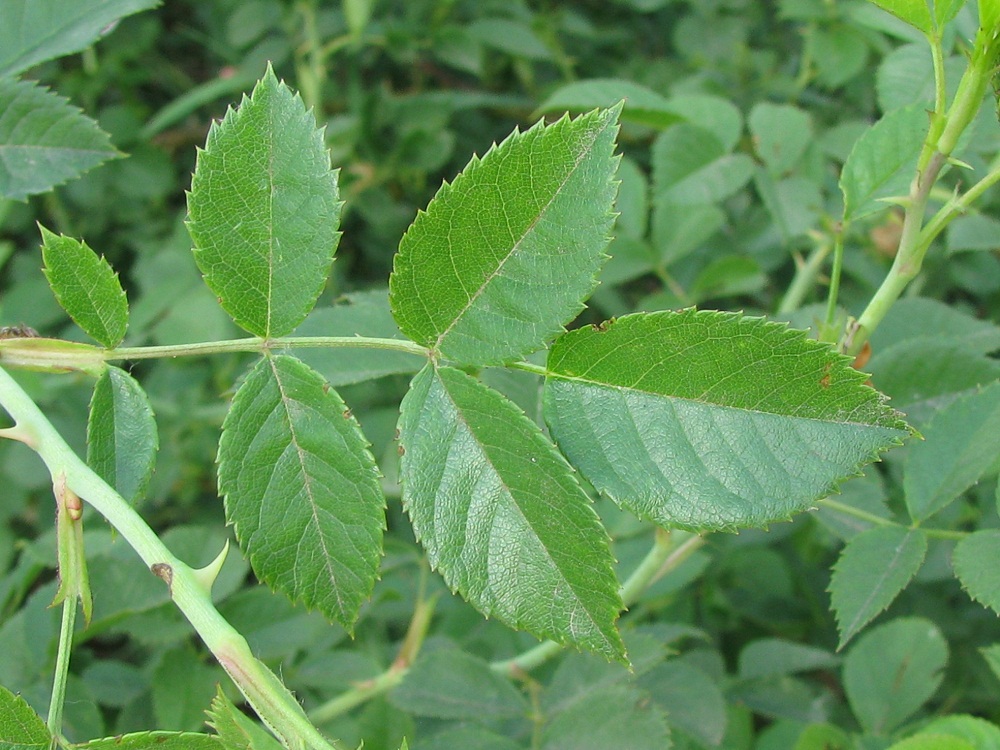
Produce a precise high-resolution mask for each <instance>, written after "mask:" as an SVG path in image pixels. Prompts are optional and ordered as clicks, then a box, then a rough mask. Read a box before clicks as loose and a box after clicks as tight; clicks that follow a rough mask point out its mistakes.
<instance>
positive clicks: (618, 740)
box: [541, 685, 673, 750]
mask: <svg viewBox="0 0 1000 750" xmlns="http://www.w3.org/2000/svg"><path fill="white" fill-rule="evenodd" d="M648 700H649V699H648V697H647V696H646V695H645V694H644V693H642V692H640V691H638V690H636V689H634V688H631V687H628V686H625V685H614V686H612V687H611V688H609V689H607V690H605V691H604V692H603V693H601V694H599V695H587V696H585V697H583V698H582V699H581V700H579V701H577V702H576V703H574V704H573V705H572V706H570V707H569V708H568V709H567V710H565V711H563V712H561V713H559V714H557V715H556V716H554V717H553V718H552V720H551V721H550V722H548V724H547V725H546V726H545V729H544V730H543V732H542V744H541V747H542V750H607V748H612V747H616V748H628V749H629V750H669V748H671V747H673V744H672V742H671V740H670V729H669V727H668V726H667V720H666V717H665V716H664V713H663V711H661V710H660V709H659V707H657V706H656V705H648V704H647V701H648Z"/></svg>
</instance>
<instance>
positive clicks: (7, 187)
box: [0, 22, 121, 200]
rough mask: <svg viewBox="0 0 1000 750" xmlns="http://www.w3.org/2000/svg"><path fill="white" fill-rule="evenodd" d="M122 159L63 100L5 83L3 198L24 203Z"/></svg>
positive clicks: (0, 118) (0, 113)
mask: <svg viewBox="0 0 1000 750" xmlns="http://www.w3.org/2000/svg"><path fill="white" fill-rule="evenodd" d="M7 28H9V27H8V26H7V23H6V22H5V23H3V24H0V29H7ZM0 33H2V32H0ZM2 49H3V47H2V46H0V50H2ZM119 156H121V154H120V153H119V152H118V151H117V149H115V147H114V146H112V145H111V141H110V140H109V139H108V134H107V133H105V132H104V131H103V130H101V129H100V128H99V127H97V123H96V122H94V121H93V120H91V119H90V118H89V117H85V116H84V115H83V114H82V113H81V112H80V110H79V109H77V108H76V107H74V106H73V105H72V104H70V103H69V102H68V101H67V100H66V99H64V98H63V97H61V96H58V95H57V94H53V93H52V92H51V91H48V90H47V89H45V88H44V87H42V86H39V85H38V84H36V83H34V82H32V81H13V80H7V79H3V78H0V197H3V198H13V199H14V200H24V199H25V198H27V197H28V196H29V195H34V194H36V193H44V192H46V191H48V190H51V189H52V188H53V187H55V186H56V185H61V184H62V183H64V182H66V181H67V180H71V179H73V178H75V177H79V176H80V175H81V174H83V173H84V172H86V171H87V170H88V169H93V168H94V167H96V166H97V165H98V164H100V163H101V162H105V161H107V160H108V159H115V158H117V157H119Z"/></svg>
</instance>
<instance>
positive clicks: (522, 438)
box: [399, 365, 625, 660]
mask: <svg viewBox="0 0 1000 750" xmlns="http://www.w3.org/2000/svg"><path fill="white" fill-rule="evenodd" d="M399 432H400V436H399V441H400V447H401V449H402V450H403V451H404V453H403V457H402V466H401V470H400V471H401V473H400V480H401V484H402V488H403V505H404V506H405V508H406V511H407V513H409V515H410V518H411V520H412V522H413V528H414V531H415V532H416V536H417V539H418V540H419V541H420V542H421V544H422V545H423V546H424V549H425V550H426V551H427V555H428V558H429V560H430V563H431V566H432V567H434V568H435V569H437V570H440V571H441V573H442V575H443V576H444V578H445V580H446V581H447V582H448V585H449V586H451V588H452V589H454V590H457V591H458V592H459V593H461V594H462V596H463V597H465V598H466V599H467V600H468V601H469V602H470V603H471V604H472V605H473V606H475V607H476V609H478V610H479V611H480V612H482V613H483V614H484V615H486V616H490V617H496V618H497V619H499V620H500V621H502V622H504V623H506V624H507V625H510V626H511V627H514V628H518V629H522V630H526V631H528V632H529V633H532V634H533V635H535V636H537V637H540V638H551V639H552V640H555V641H559V642H560V643H568V644H572V645H574V646H576V647H577V648H580V649H585V650H588V651H596V652H597V653H600V654H603V655H605V656H607V657H612V658H616V659H619V660H621V659H623V658H624V652H625V650H624V646H623V645H622V642H621V637H620V636H619V634H618V631H617V630H616V628H615V624H614V623H615V619H616V618H617V617H618V612H619V610H620V609H621V600H620V598H619V594H618V583H617V581H616V579H615V575H614V572H613V571H612V568H611V554H610V552H609V550H608V540H607V535H606V533H605V532H604V529H603V527H602V526H601V524H600V521H599V520H598V518H597V515H596V514H595V513H594V511H593V509H592V508H591V505H590V500H589V498H588V497H587V495H586V494H585V493H584V491H583V490H582V489H581V488H580V486H579V484H578V483H577V481H576V478H575V477H574V476H573V473H572V469H571V468H570V467H569V466H568V465H567V464H566V462H565V461H564V460H563V459H562V457H561V456H559V454H558V453H557V452H556V450H555V448H554V447H553V446H552V444H551V443H549V442H548V441H547V440H546V439H545V437H544V435H543V434H542V432H541V430H540V429H539V428H538V426H537V425H536V424H535V423H534V422H532V421H530V420H529V419H528V418H527V417H525V416H524V414H523V413H522V412H521V411H520V410H519V409H518V408H517V407H516V406H514V405H513V404H512V403H511V402H509V401H508V400H507V399H505V398H504V397H503V396H501V395H500V394H499V393H497V392H496V391H493V390H491V389H490V388H487V387H486V386H484V385H483V384H481V383H479V382H478V381H476V380H474V379H473V378H471V377H470V376H468V375H466V374H465V373H463V372H461V371H459V370H454V369H450V368H440V369H436V368H434V367H433V366H432V365H428V366H427V367H426V368H425V369H424V370H423V371H421V372H420V373H419V374H418V375H417V376H416V377H415V378H414V379H413V382H412V384H411V386H410V391H409V392H408V393H407V394H406V397H405V398H404V399H403V404H402V407H401V414H400V421H399Z"/></svg>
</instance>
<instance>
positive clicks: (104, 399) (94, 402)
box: [87, 367, 160, 504]
mask: <svg viewBox="0 0 1000 750" xmlns="http://www.w3.org/2000/svg"><path fill="white" fill-rule="evenodd" d="M159 445H160V441H159V437H158V436H157V432H156V420H155V419H154V418H153V410H152V408H151V407H150V405H149V399H148V398H147V397H146V394H145V393H144V392H143V390H142V386H140V385H139V384H138V383H137V382H136V381H135V379H134V378H132V376H131V375H129V374H128V373H127V372H125V371H124V370H121V369H119V368H117V367H108V368H107V369H106V370H105V371H104V372H103V373H101V376H100V377H99V378H98V379H97V384H96V385H95V386H94V396H93V398H91V400H90V417H89V419H88V420H87V463H88V464H89V465H90V467H91V468H92V469H93V470H94V471H96V472H97V473H98V474H99V475H100V477H101V479H103V480H104V481H105V482H107V483H108V484H110V485H111V486H112V487H114V488H115V489H116V490H118V494H119V495H121V496H122V497H123V498H125V500H127V501H128V502H129V503H132V504H135V503H136V502H137V501H138V500H140V499H142V496H143V495H144V494H145V492H146V487H147V486H148V485H149V479H150V477H151V476H152V475H153V466H154V465H155V463H156V451H157V449H158V448H159Z"/></svg>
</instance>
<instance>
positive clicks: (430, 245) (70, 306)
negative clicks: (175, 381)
mask: <svg viewBox="0 0 1000 750" xmlns="http://www.w3.org/2000/svg"><path fill="white" fill-rule="evenodd" d="M620 112H621V106H620V105H619V106H616V107H612V108H610V109H597V110H594V111H591V112H588V113H586V114H583V115H580V116H578V117H576V118H575V119H570V118H569V116H564V117H562V118H561V119H559V120H558V121H555V122H552V123H546V122H544V121H542V122H539V123H537V124H536V125H534V126H532V127H531V128H529V129H528V130H526V131H524V132H518V131H515V132H514V133H513V134H512V135H511V136H510V137H508V138H507V139H506V140H505V141H503V142H502V143H500V144H498V145H494V146H493V148H491V149H490V150H489V151H488V152H487V153H486V154H485V155H483V156H482V157H481V158H473V160H472V161H471V162H470V164H469V165H468V166H467V168H466V169H465V170H464V171H463V172H462V173H461V174H460V175H458V177H456V178H455V180H454V181H453V182H452V183H450V184H445V185H444V186H443V187H442V188H441V190H440V191H439V192H438V194H437V196H436V197H435V198H434V199H433V200H432V201H431V203H430V204H429V205H428V207H427V210H426V211H424V212H421V213H420V214H419V215H418V216H417V219H416V221H414V223H413V225H412V226H411V227H410V229H409V231H408V232H407V233H406V234H405V236H404V237H403V240H402V242H401V243H400V248H399V252H398V254H397V255H396V258H395V264H394V270H393V273H392V276H391V278H390V281H389V294H390V305H391V311H392V316H393V318H394V319H395V322H396V324H397V325H398V327H399V331H401V332H402V334H403V336H405V337H406V338H394V339H368V340H366V341H368V342H369V345H370V347H372V348H373V349H374V350H375V351H374V352H372V354H384V355H385V356H386V357H396V358H398V357H399V356H400V352H406V353H408V354H409V355H411V356H412V355H414V354H416V355H420V356H421V357H423V361H424V362H425V364H424V365H423V367H422V368H421V369H420V370H419V372H417V374H416V375H415V376H414V377H413V379H412V382H411V384H410V388H409V392H408V394H407V395H406V397H405V399H404V400H403V402H402V405H401V409H400V418H399V429H398V440H399V454H400V456H401V459H400V482H401V486H402V502H403V506H404V507H405V509H406V512H407V514H408V515H409V517H410V519H411V521H412V524H413V528H414V531H415V533H416V536H417V538H418V540H419V542H420V543H421V544H422V545H423V547H424V549H425V550H426V552H427V555H428V558H429V561H430V564H431V565H432V567H433V568H434V569H436V570H437V571H439V572H440V574H441V575H442V576H443V577H444V579H445V580H446V581H447V583H448V585H449V586H450V587H451V588H452V589H453V590H455V591H457V592H459V593H460V594H461V595H462V596H463V597H464V598H465V599H467V600H468V601H469V602H470V603H471V604H472V605H473V606H475V607H476V608H477V609H478V610H479V611H480V612H482V613H483V614H484V615H486V616H488V617H495V618H497V619H499V620H500V621H502V622H504V623H506V624H507V625H509V626H510V627H512V628H516V629H520V630H524V631H526V632H528V633H531V634H533V635H535V636H537V637H538V638H542V639H551V640H553V641H555V642H557V643H560V644H568V645H572V646H574V647H576V648H578V649H581V650H585V651H591V652H595V653H599V654H602V655H604V656H605V657H607V658H609V659H614V660H620V661H626V660H627V658H628V657H627V654H626V651H625V646H624V644H623V642H622V639H621V637H620V635H619V633H618V630H617V628H616V620H617V617H618V615H619V613H620V612H621V611H622V609H623V602H622V596H621V593H620V591H619V583H618V580H617V578H616V576H615V573H614V571H613V568H612V564H613V559H612V555H611V551H610V548H609V538H608V534H607V532H606V531H605V529H604V527H603V525H602V523H601V521H600V519H599V518H598V516H597V514H596V513H595V511H594V509H593V507H592V504H591V499H590V497H589V496H588V494H587V491H586V490H585V489H584V488H583V485H582V484H581V481H580V478H581V477H582V478H583V479H585V480H586V482H587V483H589V485H590V486H592V487H593V488H595V489H596V490H597V491H599V492H601V493H602V494H604V495H606V496H608V497H610V498H612V499H613V500H614V501H615V502H616V503H618V504H619V505H620V506H621V507H622V508H624V509H627V510H629V511H631V512H632V513H634V514H636V515H637V516H639V517H641V518H644V519H648V520H651V521H653V522H654V523H656V524H659V525H661V526H663V527H666V528H671V527H679V528H684V529H689V530H694V531H705V530H736V529H739V528H743V527H763V526H766V525H768V524H769V523H771V522H774V521H779V520H783V519H787V518H789V517H790V516H792V515H794V514H795V513H798V512H801V511H803V510H806V509H808V508H810V507H811V506H812V505H813V503H814V502H815V501H816V500H817V499H818V498H821V497H823V496H825V495H827V494H829V493H831V492H834V491H836V488H837V485H838V483H839V482H840V481H841V480H843V479H844V478H846V477H849V476H851V475H854V474H856V473H857V472H858V471H859V468H860V467H861V466H862V465H864V464H865V463H866V462H869V461H871V460H874V459H876V458H877V456H878V454H879V452H880V451H883V450H885V449H887V448H889V447H890V446H892V445H894V444H897V443H899V442H900V441H901V440H902V439H903V438H904V437H906V436H907V435H908V434H909V432H910V428H909V427H908V426H907V425H906V424H905V423H904V422H903V421H902V420H901V419H900V417H899V415H898V414H897V413H896V412H894V411H893V410H892V409H890V408H889V407H888V406H887V405H886V403H885V401H884V398H883V397H882V396H881V395H880V394H878V393H877V392H876V391H874V390H872V389H871V388H870V387H868V386H867V385H866V384H865V376H864V375H863V374H861V373H859V372H857V371H856V370H854V369H853V368H852V367H851V360H850V359H849V358H847V357H845V356H842V355H840V354H837V353H836V352H834V351H833V349H832V348H831V347H829V346H827V345H825V344H821V343H818V342H816V341H812V340H809V339H807V338H806V337H805V335H804V334H803V333H802V332H799V331H794V330H790V329H788V328H786V327H785V326H784V325H780V324H777V323H771V322H768V321H765V320H763V319H760V318H753V317H747V316H743V315H739V314H733V313H721V312H713V311H695V310H693V309H691V310H683V311H679V312H669V311H668V312H657V313H649V314H645V313H639V314H633V315H628V316H625V317H622V318H620V319H618V320H610V321H607V322H605V323H602V324H599V325H595V326H584V327H582V328H577V329H575V330H570V331H567V330H566V329H567V327H568V326H570V325H571V323H572V322H573V320H574V319H575V318H576V316H577V315H578V314H579V313H580V312H581V310H583V309H584V307H585V301H586V299H587V298H588V297H589V295H590V294H591V293H592V292H593V290H594V288H595V287H596V285H597V283H598V282H597V275H598V273H599V271H600V269H601V266H602V264H603V262H604V261H605V260H606V258H607V256H606V254H605V249H606V247H607V245H608V242H609V240H610V236H611V229H612V224H613V221H614V216H615V214H614V199H615V194H616V191H617V182H616V180H615V173H616V169H617V165H618V160H619V157H617V156H616V154H615V139H616V135H617V130H618V117H619V115H620ZM188 207H189V214H190V222H189V228H190V232H191V236H192V238H193V240H194V245H195V247H194V256H195V260H196V262H197V264H198V267H199V268H200V270H201V272H202V274H203V275H204V278H205V281H206V283H207V284H208V285H209V287H211V289H212V290H213V292H214V293H215V294H216V295H217V296H218V299H219V302H220V304H221V305H222V307H223V308H224V309H225V310H226V311H227V312H228V313H229V314H230V315H231V316H232V318H233V320H234V321H235V322H236V323H237V324H238V325H240V326H241V327H242V328H244V329H245V330H246V331H247V332H249V333H250V334H252V335H253V336H254V337H256V338H254V339H252V340H248V341H249V342H250V344H252V345H248V346H247V349H250V350H256V351H260V352H261V354H262V356H261V358H260V359H259V361H258V362H257V363H256V364H255V365H253V366H252V367H251V368H250V370H249V372H247V374H246V375H245V377H244V378H243V379H242V380H241V382H240V383H239V385H238V387H237V388H236V391H235V395H234V397H233V399H232V405H231V407H230V409H229V413H228V416H227V417H226V419H225V422H224V425H223V429H222V438H221V441H220V445H219V454H218V461H219V490H220V494H221V495H222V496H223V497H224V499H225V510H226V516H227V519H228V521H229V523H231V524H232V525H233V527H234V529H235V532H236V536H237V539H238V541H239V543H240V545H241V547H242V548H243V551H244V552H245V554H246V555H247V557H248V558H249V561H250V563H251V565H252V567H253V569H254V571H255V573H256V574H257V576H258V578H259V579H260V580H262V581H263V582H265V583H267V584H268V585H269V586H271V587H273V588H275V589H277V590H280V591H283V592H284V593H286V594H287V595H288V596H289V597H291V598H292V599H293V600H295V601H298V602H301V603H303V604H304V605H306V606H307V607H310V608H315V609H318V610H320V611H321V612H322V613H323V614H324V615H325V616H326V617H328V618H329V619H330V620H333V621H336V622H338V623H340V624H341V625H343V626H344V627H346V628H348V629H352V628H353V626H354V623H355V622H356V620H357V618H358V616H359V613H360V610H361V608H362V606H363V605H364V603H365V602H366V601H367V599H368V598H369V596H370V595H371V593H372V590H373V587H374V584H375V581H376V579H377V577H378V569H379V561H380V558H381V555H382V533H383V530H384V527H385V498H384V496H383V492H382V489H381V486H380V474H379V468H378V466H377V464H376V462H375V459H374V458H373V457H372V455H371V453H370V450H369V444H368V441H367V440H366V438H365V436H364V434H363V432H362V430H361V427H360V425H359V424H358V422H357V420H356V419H355V418H354V417H353V416H352V414H351V411H350V409H349V408H348V406H347V405H346V404H345V403H344V401H343V399H342V398H341V397H340V395H339V394H338V393H337V391H336V390H335V389H334V388H333V387H331V385H330V383H328V382H326V381H325V380H324V378H323V377H322V376H321V375H320V374H319V373H317V372H316V371H315V370H314V369H312V368H311V367H310V366H309V365H307V364H306V363H305V362H304V361H302V360H301V359H299V358H298V357H296V356H295V355H294V354H292V353H291V349H292V347H293V346H294V344H295V341H296V340H295V339H294V338H287V337H288V335H289V334H290V333H292V332H293V331H294V330H295V329H296V328H297V326H299V324H301V323H302V322H303V320H305V319H306V317H307V315H309V313H310V311H311V310H312V309H313V307H314V306H315V304H316V301H317V299H318V297H319V295H320V293H321V291H322V289H323V287H324V284H325V283H326V279H327V276H328V274H329V271H330V266H331V263H332V262H333V255H334V251H335V249H336V246H337V243H338V240H339V236H340V235H339V216H340V209H341V203H340V200H339V197H338V190H337V171H336V170H334V169H332V168H331V165H330V161H329V155H328V153H327V151H326V148H325V145H324V142H323V134H322V131H321V130H317V128H316V127H315V123H314V121H313V118H312V116H311V114H310V113H309V112H308V111H307V110H306V107H305V105H304V104H303V102H302V101H301V99H300V98H299V97H298V96H297V95H295V94H293V92H291V91H290V90H289V88H288V87H287V86H286V85H285V84H284V83H282V82H279V81H278V79H277V78H276V77H275V75H274V73H273V72H272V71H271V70H270V68H269V69H268V71H267V73H266V75H265V76H264V78H263V79H262V80H261V81H260V82H259V83H258V84H257V86H256V87H255V89H254V91H253V93H252V94H251V96H249V97H247V98H244V100H243V102H242V103H241V104H240V106H239V107H238V108H237V109H234V110H230V111H229V113H228V114H227V115H226V116H225V118H224V119H223V120H222V121H221V122H218V123H216V124H215V125H213V127H212V129H211V132H210V134H209V136H208V143H207V145H206V148H205V149H204V150H203V151H202V152H200V154H199V158H198V165H197V169H196V172H195V175H194V179H193V181H192V185H191V191H190V193H189V196H188ZM43 240H44V254H45V264H46V274H47V277H48V279H49V281H50V283H51V285H52V287H53V289H54V291H55V293H56V295H57V297H58V299H59V301H60V302H61V303H62V304H63V306H64V307H65V308H66V310H67V311H68V312H69V313H70V315H71V316H72V317H73V319H74V320H75V321H76V322H77V323H78V324H79V325H80V327H81V328H82V329H83V330H84V331H85V332H87V333H88V334H89V335H90V336H91V337H92V338H94V339H95V340H96V341H97V342H98V343H99V344H101V345H102V346H103V347H106V348H107V349H113V348H114V347H116V346H118V345H119V344H120V343H121V341H122V339H123V337H124V334H125V327H126V325H127V318H128V309H127V302H126V301H125V297H124V294H123V293H122V291H121V287H120V285H119V284H118V281H117V277H116V276H115V275H114V273H113V271H112V270H111V268H110V267H109V266H108V265H107V263H106V262H105V261H104V260H103V259H99V258H98V257H97V256H96V255H95V254H94V253H93V251H91V250H90V249H89V248H88V247H87V246H86V245H85V244H83V243H80V242H77V241H76V240H72V239H69V238H65V237H58V236H56V235H54V234H52V233H50V232H48V231H47V230H44V229H43ZM311 330H312V332H313V333H322V331H317V330H316V328H315V326H313V327H312V329H311ZM358 341H359V342H360V341H362V339H360V338H359V339H358ZM331 345H336V342H333V343H332V344H331ZM344 345H349V344H347V343H344ZM547 347H548V349H549V350H548V354H547V364H545V365H539V364H535V362H539V361H542V359H541V358H538V357H537V353H538V352H540V351H541V350H544V349H546V348H547ZM86 350H87V348H86V347H84V355H85V354H86ZM392 350H394V351H392ZM532 355H536V356H535V357H533V359H532V362H528V361H526V358H527V357H529V356H532ZM81 356H83V355H81ZM345 356H349V353H346V354H345ZM109 358H110V357H109ZM97 359H98V360H100V358H99V357H98V358H97ZM418 361H419V360H418ZM488 367H509V368H515V369H518V370H522V371H527V372H529V373H532V374H533V375H534V376H536V377H539V378H540V379H541V380H542V382H543V384H544V398H543V417H544V423H545V425H544V426H543V425H542V424H539V423H538V422H536V421H534V420H533V419H531V418H530V417H529V416H527V415H526V414H525V413H524V412H523V411H522V410H521V409H520V408H519V407H518V406H516V405H515V404H514V403H513V402H511V401H510V400H509V399H508V398H507V397H506V396H504V395H503V394H501V393H500V392H499V391H497V390H494V389H493V388H490V387H489V386H487V385H486V384H485V383H484V382H483V381H482V380H480V379H479V377H478V373H480V372H481V371H482V370H483V368H488ZM90 369H91V370H94V369H95V367H93V366H92V367H91V368H90ZM96 369H97V370H98V371H99V376H100V377H99V381H98V385H97V388H96V390H95V394H94V399H93V402H92V414H91V428H90V432H89V444H90V446H91V453H90V459H91V461H90V462H91V465H92V466H93V467H94V468H95V470H97V471H98V472H99V474H100V475H101V476H102V477H103V478H104V479H105V480H106V481H108V482H109V483H110V484H112V485H113V486H114V487H116V488H117V489H118V491H119V492H120V493H121V494H122V495H123V496H124V497H126V498H127V499H129V500H133V501H134V500H135V499H137V498H138V497H140V496H141V494H142V492H143V488H144V487H145V484H146V482H147V481H148V478H149V475H150V473H151V472H152V466H153V457H154V455H155V451H156V443H157V438H156V429H155V422H154V421H153V415H152V412H151V410H150V409H149V403H148V400H147V399H146V398H145V396H144V394H143V392H142V389H141V387H140V386H139V384H138V383H137V382H136V381H135V380H133V379H132V378H131V376H129V375H128V374H127V373H126V372H125V371H124V370H120V369H117V368H112V367H107V366H106V365H103V362H101V366H100V367H96ZM546 428H547V429H546ZM550 436H551V437H550ZM123 456H129V457H130V458H129V460H127V461H125V460H122V457H123ZM918 552H919V551H915V552H914V553H913V554H914V555H915V554H918ZM857 554H858V555H860V554H861V552H860V550H859V552H858V553H857ZM849 562H850V561H849V560H848V561H846V563H845V564H847V563H849ZM885 585H886V586H890V587H891V586H892V585H893V583H892V582H890V581H886V583H885ZM864 614H866V613H862V615H864ZM848 629H849V630H850V629H851V628H848Z"/></svg>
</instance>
